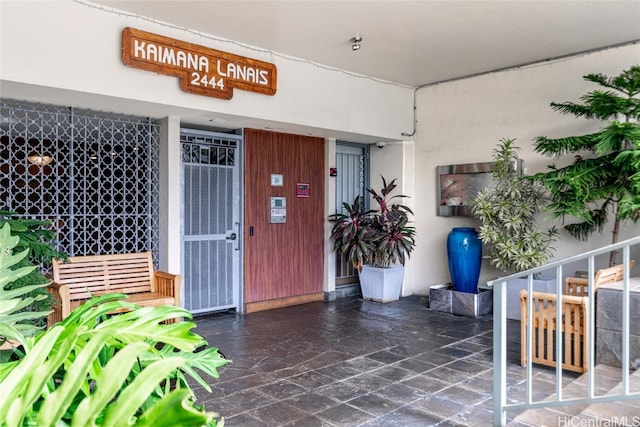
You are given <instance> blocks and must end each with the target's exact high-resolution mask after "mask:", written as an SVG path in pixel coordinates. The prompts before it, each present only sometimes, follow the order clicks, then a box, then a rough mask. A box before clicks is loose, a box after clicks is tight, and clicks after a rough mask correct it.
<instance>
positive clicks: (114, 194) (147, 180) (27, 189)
mask: <svg viewBox="0 0 640 427" xmlns="http://www.w3.org/2000/svg"><path fill="white" fill-rule="evenodd" d="M159 153H160V126H159V123H158V122H157V121H153V120H151V119H148V118H138V117H130V116H123V115H116V114H110V113H103V112H95V111H88V110H78V109H74V108H70V107H59V106H50V105H42V104H33V103H27V102H21V101H13V100H0V159H1V161H2V165H1V166H0V209H3V210H10V211H13V212H16V213H17V214H18V215H19V216H23V217H29V218H37V219H43V220H49V221H51V222H52V223H53V225H54V228H55V229H56V232H57V236H58V245H59V249H60V250H62V251H64V252H66V253H68V254H69V255H72V256H73V255H93V254H113V253H127V252H140V251H145V250H151V251H153V255H154V261H155V262H157V260H158V250H159V245H158V239H159V227H158V225H159V224H158V222H159Z"/></svg>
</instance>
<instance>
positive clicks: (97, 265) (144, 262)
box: [47, 252, 182, 326]
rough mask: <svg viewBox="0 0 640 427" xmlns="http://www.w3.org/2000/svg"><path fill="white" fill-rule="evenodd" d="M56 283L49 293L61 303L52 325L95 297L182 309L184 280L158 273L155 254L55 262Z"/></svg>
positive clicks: (71, 258) (54, 313)
mask: <svg viewBox="0 0 640 427" xmlns="http://www.w3.org/2000/svg"><path fill="white" fill-rule="evenodd" d="M52 267H53V282H52V283H51V284H50V285H49V287H48V290H49V292H51V293H52V294H53V296H54V297H55V299H56V300H57V302H58V304H56V306H55V307H54V311H53V312H52V313H51V314H50V315H49V318H48V321H47V323H48V325H49V326H51V325H53V324H54V323H57V322H60V321H62V320H63V319H64V318H66V317H67V316H69V314H70V313H71V311H73V310H74V309H75V308H77V307H79V306H80V305H81V304H83V303H84V302H85V301H87V300H88V299H90V298H91V297H93V296H97V295H102V294H113V293H122V294H126V295H127V302H131V303H134V304H137V305H140V306H161V305H175V306H180V285H181V282H182V278H181V276H180V275H177V274H169V273H164V272H161V271H154V269H153V261H152V258H151V252H142V253H134V254H116V255H93V256H76V257H69V259H68V261H67V262H60V261H57V260H53V263H52Z"/></svg>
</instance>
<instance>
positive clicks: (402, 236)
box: [329, 176, 416, 302]
mask: <svg viewBox="0 0 640 427" xmlns="http://www.w3.org/2000/svg"><path fill="white" fill-rule="evenodd" d="M396 187H397V185H396V179H393V180H392V181H390V182H387V181H386V179H385V178H384V176H382V188H381V189H380V191H379V192H378V191H376V190H374V189H371V188H368V189H367V192H368V193H369V194H371V196H372V198H373V200H375V201H376V203H377V204H378V209H377V210H371V209H367V210H365V208H364V205H363V203H362V199H361V197H360V196H357V197H356V198H355V200H354V201H353V204H349V203H344V204H343V207H344V209H345V211H346V213H340V214H334V215H331V216H330V217H329V219H330V220H331V221H333V222H334V225H333V228H332V231H331V239H332V240H333V242H334V245H333V248H334V250H335V251H336V252H338V253H341V254H346V256H347V258H348V259H349V261H350V262H351V263H352V264H353V266H354V267H355V268H357V269H358V272H359V276H360V286H361V289H362V296H363V298H365V299H371V300H374V301H380V302H389V301H395V300H398V299H399V298H400V290H401V289H402V280H403V278H404V263H405V260H406V258H408V257H410V255H411V252H412V251H413V249H414V247H415V244H416V242H415V227H413V226H412V225H410V224H411V221H410V215H413V212H412V211H411V209H410V208H409V207H407V206H406V205H403V204H400V203H395V202H393V201H394V200H396V199H402V198H404V197H407V196H404V195H394V196H391V193H392V192H393V190H394V189H395V188H396Z"/></svg>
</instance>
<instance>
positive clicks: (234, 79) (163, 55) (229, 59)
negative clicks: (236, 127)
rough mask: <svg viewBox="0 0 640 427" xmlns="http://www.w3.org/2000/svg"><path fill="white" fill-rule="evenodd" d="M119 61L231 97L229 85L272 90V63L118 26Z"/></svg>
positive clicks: (188, 88) (182, 84)
mask: <svg viewBox="0 0 640 427" xmlns="http://www.w3.org/2000/svg"><path fill="white" fill-rule="evenodd" d="M122 61H123V62H124V63H125V64H126V65H128V66H129V67H133V68H138V69H141V70H146V71H154V72H156V73H160V74H164V75H167V76H174V77H178V79H179V80H180V88H181V89H182V90H183V91H185V92H189V93H195V94H198V95H205V96H212V97H214V98H220V99H231V98H232V97H233V89H234V88H237V89H241V90H248V91H251V92H257V93H262V94H265V95H275V93H276V74H277V73H276V66H275V65H274V64H271V63H269V62H264V61H258V60H256V59H251V58H245V57H243V56H238V55H233V54H231V53H227V52H221V51H219V50H214V49H209V48H206V47H203V46H199V45H196V44H192V43H187V42H183V41H180V40H175V39H172V38H169V37H164V36H160V35H157V34H152V33H147V32H146V31H141V30H136V29H133V28H125V29H124V30H122Z"/></svg>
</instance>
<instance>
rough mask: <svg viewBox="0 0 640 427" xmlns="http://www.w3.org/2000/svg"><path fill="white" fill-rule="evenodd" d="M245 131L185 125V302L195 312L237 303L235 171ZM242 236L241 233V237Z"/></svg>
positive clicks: (183, 145)
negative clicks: (207, 129)
mask: <svg viewBox="0 0 640 427" xmlns="http://www.w3.org/2000/svg"><path fill="white" fill-rule="evenodd" d="M240 140H241V137H240V136H234V135H224V134H214V133H208V132H199V131H188V130H183V131H182V132H181V133H180V141H181V144H182V163H183V167H182V168H183V191H184V214H183V216H184V233H183V244H184V290H185V295H184V299H183V301H184V306H185V308H186V309H188V310H189V311H191V312H193V313H198V312H204V311H211V310H220V309H225V308H231V307H235V305H236V302H235V301H234V295H235V293H234V277H233V271H234V270H233V265H234V256H236V250H235V247H236V245H235V244H236V241H235V240H230V239H228V236H229V235H230V233H233V232H236V233H237V231H236V230H237V227H236V224H234V222H235V220H234V207H233V206H234V197H235V195H234V190H233V189H234V188H235V187H236V185H235V182H234V179H236V178H234V174H237V173H238V172H237V170H238V163H237V154H238V152H239V142H240ZM236 238H237V237H236Z"/></svg>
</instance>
